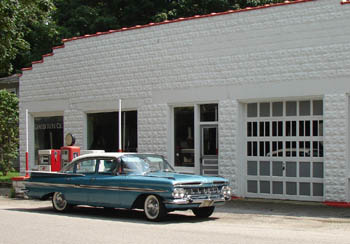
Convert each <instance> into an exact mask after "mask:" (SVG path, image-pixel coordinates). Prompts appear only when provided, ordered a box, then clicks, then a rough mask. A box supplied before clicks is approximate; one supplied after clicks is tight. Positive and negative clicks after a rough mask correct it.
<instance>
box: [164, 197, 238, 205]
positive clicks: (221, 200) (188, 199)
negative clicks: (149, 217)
mask: <svg viewBox="0 0 350 244" xmlns="http://www.w3.org/2000/svg"><path fill="white" fill-rule="evenodd" d="M230 199H231V198H230V197H207V198H196V199H193V198H192V197H186V198H183V199H173V200H167V201H164V204H175V205H186V204H200V205H202V204H203V203H206V202H208V201H210V202H212V205H214V204H215V205H223V204H224V203H225V202H226V201H228V200H230Z"/></svg>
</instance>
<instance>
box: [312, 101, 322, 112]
mask: <svg viewBox="0 0 350 244" xmlns="http://www.w3.org/2000/svg"><path fill="white" fill-rule="evenodd" d="M312 104H313V114H314V115H323V101H322V100H318V101H313V102H312Z"/></svg>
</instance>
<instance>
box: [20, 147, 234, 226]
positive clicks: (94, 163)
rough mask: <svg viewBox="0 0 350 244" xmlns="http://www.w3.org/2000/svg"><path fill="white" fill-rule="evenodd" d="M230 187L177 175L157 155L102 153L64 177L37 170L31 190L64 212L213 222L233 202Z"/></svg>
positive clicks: (76, 165) (88, 157) (74, 166)
mask: <svg viewBox="0 0 350 244" xmlns="http://www.w3.org/2000/svg"><path fill="white" fill-rule="evenodd" d="M228 184H229V182H228V181H227V180H226V179H224V178H222V177H209V176H199V175H188V174H179V173H176V172H175V171H174V169H173V168H172V166H171V165H170V164H169V163H168V162H167V161H166V160H165V159H164V158H163V157H162V156H160V155H156V154H132V153H98V154H87V155H83V156H80V157H78V158H76V159H74V161H73V162H72V163H70V164H68V165H67V166H66V167H64V168H63V169H62V170H61V172H57V173H53V172H39V171H38V172H35V171H34V172H32V173H31V177H30V178H29V179H28V180H27V182H26V188H27V195H28V196H29V197H31V198H36V199H43V200H45V199H49V198H52V205H53V208H54V209H55V210H57V211H59V212H64V211H66V210H67V209H69V208H70V207H72V206H74V205H90V206H99V207H105V208H126V209H144V212H145V215H146V218H147V219H148V220H153V221H159V220H161V219H162V218H163V217H164V216H165V215H166V214H167V213H168V212H171V211H174V210H188V209H191V210H192V211H193V213H194V214H195V215H196V216H198V217H209V216H210V215H211V214H212V213H213V211H214V208H215V206H217V205H220V204H224V202H225V201H227V200H229V199H230V197H231V189H230V187H229V186H228Z"/></svg>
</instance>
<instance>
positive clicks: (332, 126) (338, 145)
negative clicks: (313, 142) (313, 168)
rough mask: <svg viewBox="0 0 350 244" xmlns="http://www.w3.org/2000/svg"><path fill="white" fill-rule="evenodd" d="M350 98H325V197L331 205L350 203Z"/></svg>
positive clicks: (343, 95) (330, 95) (338, 94)
mask: <svg viewBox="0 0 350 244" xmlns="http://www.w3.org/2000/svg"><path fill="white" fill-rule="evenodd" d="M347 111H348V96H347V95H346V94H342V93H337V94H327V95H325V97H324V148H325V158H324V188H325V189H324V193H325V200H328V201H348V200H349V199H348V178H349V175H348V168H349V162H348V156H347V154H348V150H347V148H348V146H347V145H348V136H349V134H348V128H347V125H348V119H349V117H348V114H347Z"/></svg>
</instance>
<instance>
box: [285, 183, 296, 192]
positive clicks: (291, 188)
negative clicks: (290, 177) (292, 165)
mask: <svg viewBox="0 0 350 244" xmlns="http://www.w3.org/2000/svg"><path fill="white" fill-rule="evenodd" d="M286 193H287V195H296V194H297V183H296V182H286Z"/></svg>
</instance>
